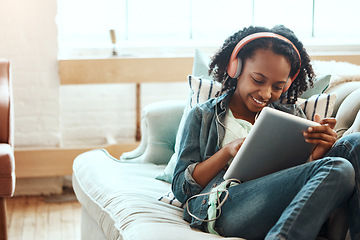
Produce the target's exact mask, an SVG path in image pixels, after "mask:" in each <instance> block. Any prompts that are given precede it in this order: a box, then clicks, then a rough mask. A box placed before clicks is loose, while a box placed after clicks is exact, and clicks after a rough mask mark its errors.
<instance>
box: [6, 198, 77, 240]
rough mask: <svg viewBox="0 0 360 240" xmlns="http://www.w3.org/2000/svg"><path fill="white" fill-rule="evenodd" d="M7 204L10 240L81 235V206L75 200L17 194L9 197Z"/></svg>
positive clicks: (67, 237)
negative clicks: (20, 195)
mask: <svg viewBox="0 0 360 240" xmlns="http://www.w3.org/2000/svg"><path fill="white" fill-rule="evenodd" d="M49 199H50V200H49ZM6 205H7V224H8V238H9V240H23V239H24V240H25V239H26V240H33V239H34V240H35V239H36V240H43V239H44V240H47V239H51V240H57V239H59V240H60V239H64V240H65V239H66V240H72V239H76V240H79V239H80V218H81V214H80V212H81V207H80V204H79V203H78V202H77V201H76V200H73V201H71V200H69V199H67V200H66V201H63V202H61V200H60V202H58V201H56V200H55V201H54V199H51V198H44V197H15V198H10V199H6Z"/></svg>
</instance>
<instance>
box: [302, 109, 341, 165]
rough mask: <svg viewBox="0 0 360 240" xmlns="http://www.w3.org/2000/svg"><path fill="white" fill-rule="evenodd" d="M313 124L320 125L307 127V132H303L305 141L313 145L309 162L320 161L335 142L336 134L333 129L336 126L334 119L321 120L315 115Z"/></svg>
mask: <svg viewBox="0 0 360 240" xmlns="http://www.w3.org/2000/svg"><path fill="white" fill-rule="evenodd" d="M314 121H315V122H317V123H320V124H321V126H315V127H309V128H308V131H307V132H304V137H305V141H306V142H308V143H312V144H315V148H314V151H313V152H312V154H311V161H313V160H317V159H320V158H322V157H324V156H325V154H326V153H327V152H328V151H329V150H330V148H331V147H332V146H333V145H334V143H335V142H336V136H337V134H336V132H335V131H334V127H335V125H336V119H335V118H323V119H321V117H320V116H319V115H318V114H316V115H315V119H314Z"/></svg>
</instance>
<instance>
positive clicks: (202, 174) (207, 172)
mask: <svg viewBox="0 0 360 240" xmlns="http://www.w3.org/2000/svg"><path fill="white" fill-rule="evenodd" d="M243 141H244V138H239V139H237V140H235V141H233V142H231V143H228V144H226V145H225V146H224V147H223V148H221V149H220V150H219V151H217V152H216V153H215V154H214V155H212V156H211V157H209V158H208V159H207V160H205V161H203V162H201V163H199V164H197V165H196V167H195V169H194V172H193V174H192V177H193V178H194V180H195V181H196V182H197V183H198V184H199V185H200V186H202V187H205V186H206V185H208V184H209V182H210V181H211V179H213V178H214V177H215V176H216V174H218V173H219V172H220V171H221V170H222V169H224V167H225V166H226V164H227V163H228V162H229V160H230V159H231V158H233V157H235V155H236V153H237V152H238V150H239V149H240V147H241V145H242V143H243Z"/></svg>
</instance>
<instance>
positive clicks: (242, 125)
mask: <svg viewBox="0 0 360 240" xmlns="http://www.w3.org/2000/svg"><path fill="white" fill-rule="evenodd" d="M252 126H253V125H252V124H251V123H250V122H248V121H246V120H243V119H236V118H235V117H234V115H233V113H232V112H231V110H230V108H229V109H228V110H227V114H226V116H225V136H224V139H223V142H222V144H221V145H222V146H221V147H223V146H225V145H226V144H228V143H230V142H232V141H234V140H236V139H238V138H245V137H246V136H247V135H248V134H249V132H250V130H251V128H252Z"/></svg>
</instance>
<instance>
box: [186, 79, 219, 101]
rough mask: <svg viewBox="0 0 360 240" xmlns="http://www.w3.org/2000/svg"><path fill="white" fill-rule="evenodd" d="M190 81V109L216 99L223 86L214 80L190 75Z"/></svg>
mask: <svg viewBox="0 0 360 240" xmlns="http://www.w3.org/2000/svg"><path fill="white" fill-rule="evenodd" d="M188 81H189V87H190V101H189V104H190V108H193V107H194V106H195V105H196V104H199V103H203V102H206V101H207V100H208V99H210V98H213V97H215V95H216V93H217V92H218V91H220V90H221V84H220V83H219V82H215V81H213V80H207V79H203V78H201V77H194V76H191V75H190V76H188Z"/></svg>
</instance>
